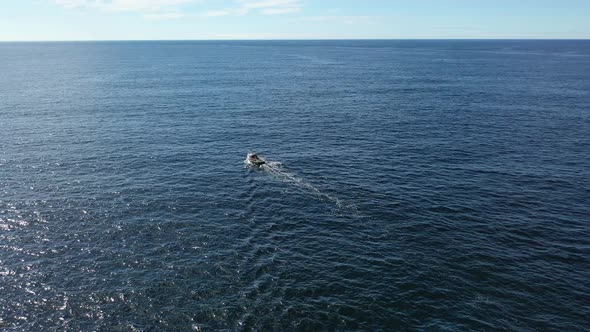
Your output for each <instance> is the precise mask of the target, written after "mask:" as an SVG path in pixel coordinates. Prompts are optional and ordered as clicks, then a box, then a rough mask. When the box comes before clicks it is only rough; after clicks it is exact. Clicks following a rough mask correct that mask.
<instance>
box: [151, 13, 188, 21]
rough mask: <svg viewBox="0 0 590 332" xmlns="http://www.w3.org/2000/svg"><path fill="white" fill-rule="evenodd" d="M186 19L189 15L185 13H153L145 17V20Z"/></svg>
mask: <svg viewBox="0 0 590 332" xmlns="http://www.w3.org/2000/svg"><path fill="white" fill-rule="evenodd" d="M184 17H187V15H186V14H183V13H151V14H144V15H143V18H145V19H147V20H175V19H179V18H184Z"/></svg>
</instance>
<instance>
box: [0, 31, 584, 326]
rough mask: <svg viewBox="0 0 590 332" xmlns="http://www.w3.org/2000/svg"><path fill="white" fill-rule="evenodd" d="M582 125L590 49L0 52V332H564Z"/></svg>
mask: <svg viewBox="0 0 590 332" xmlns="http://www.w3.org/2000/svg"><path fill="white" fill-rule="evenodd" d="M589 115H590V41H248V42H238V41H232V42H229V41H228V42H222V41H216V42H189V41H187V42H83V43H0V329H3V330H8V331H12V330H18V331H53V330H58V331H188V330H203V331H207V330H276V331H288V330H305V331H314V330H343V331H344V330H374V331H377V330H425V331H455V330H480V331H495V330H518V331H541V330H542V331H549V330H553V331H583V330H586V329H587V328H588V326H590V320H589V317H590V282H589V280H590V204H589V203H590V135H589V134H590V117H589ZM249 151H257V152H259V153H260V154H261V155H262V156H264V157H265V158H266V159H267V160H269V161H272V163H271V164H270V166H268V167H264V168H259V169H252V168H246V167H245V166H244V163H243V160H244V158H245V156H246V153H247V152H249Z"/></svg>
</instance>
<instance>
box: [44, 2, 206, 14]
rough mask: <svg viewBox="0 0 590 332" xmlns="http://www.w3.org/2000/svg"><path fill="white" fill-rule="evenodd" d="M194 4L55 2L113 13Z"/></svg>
mask: <svg viewBox="0 0 590 332" xmlns="http://www.w3.org/2000/svg"><path fill="white" fill-rule="evenodd" d="M194 2H197V0H55V3H56V4H58V5H60V6H63V7H65V8H68V9H72V8H96V9H101V10H105V11H113V12H154V11H162V10H166V9H173V8H178V7H179V6H181V5H184V4H188V3H194Z"/></svg>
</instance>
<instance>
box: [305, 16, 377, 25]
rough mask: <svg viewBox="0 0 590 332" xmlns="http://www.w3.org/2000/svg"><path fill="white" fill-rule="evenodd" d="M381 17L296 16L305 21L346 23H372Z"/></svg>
mask: <svg viewBox="0 0 590 332" xmlns="http://www.w3.org/2000/svg"><path fill="white" fill-rule="evenodd" d="M379 19H381V17H380V16H307V17H300V18H297V19H296V20H297V21H305V22H341V23H346V24H355V23H373V22H375V21H377V20H379Z"/></svg>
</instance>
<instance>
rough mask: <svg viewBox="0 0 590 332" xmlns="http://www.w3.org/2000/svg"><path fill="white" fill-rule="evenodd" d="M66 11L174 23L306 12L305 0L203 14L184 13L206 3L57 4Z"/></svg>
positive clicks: (91, 0) (97, 0)
mask: <svg viewBox="0 0 590 332" xmlns="http://www.w3.org/2000/svg"><path fill="white" fill-rule="evenodd" d="M53 2H54V3H55V4H57V5H59V6H61V7H64V8H66V9H94V10H100V11H103V12H135V13H139V14H142V15H143V17H144V18H145V19H149V20H171V19H180V18H187V17H193V18H199V17H200V18H213V17H221V16H229V15H247V14H250V13H257V14H261V15H284V14H292V13H298V12H300V11H301V10H302V6H303V5H302V1H301V0H234V1H233V4H234V6H232V7H229V8H224V9H212V10H207V11H205V12H203V13H201V14H195V13H193V14H190V13H186V12H185V11H183V9H185V8H183V6H186V5H189V4H194V3H199V2H202V1H201V0H53Z"/></svg>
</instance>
